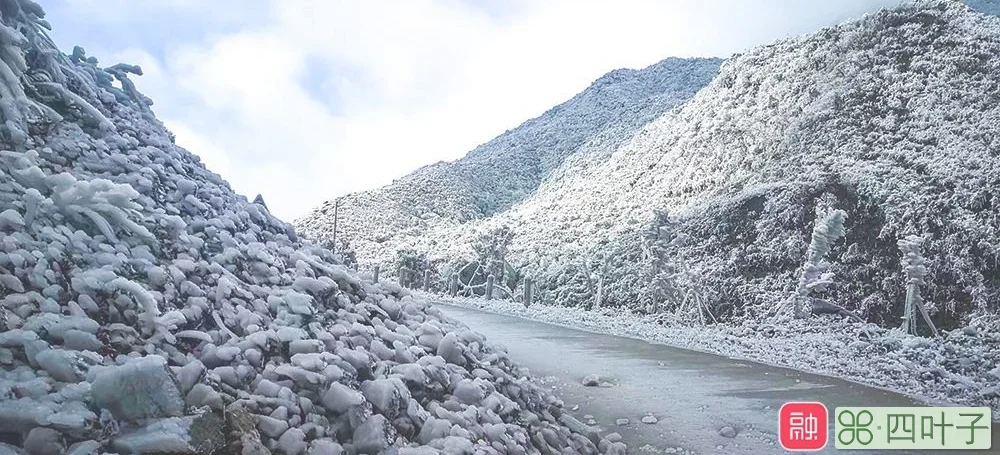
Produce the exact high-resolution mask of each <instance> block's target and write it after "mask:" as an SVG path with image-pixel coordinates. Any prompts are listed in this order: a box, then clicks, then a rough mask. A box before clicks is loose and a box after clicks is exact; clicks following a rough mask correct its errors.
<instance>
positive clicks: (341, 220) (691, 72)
mask: <svg viewBox="0 0 1000 455" xmlns="http://www.w3.org/2000/svg"><path fill="white" fill-rule="evenodd" d="M720 63H721V60H719V59H677V58H671V59H667V60H664V61H662V62H659V63H657V64H654V65H651V66H649V67H647V68H644V69H642V70H627V69H622V70H615V71H612V72H610V73H608V74H606V75H604V76H602V77H601V78H600V79H598V80H597V81H595V82H594V83H593V84H592V85H591V86H590V87H589V88H587V89H586V90H584V91H583V92H581V93H580V94H578V95H576V96H575V97H573V98H572V99H570V100H569V101H567V102H565V103H563V104H560V105H559V106H556V107H554V108H552V109H550V110H549V111H548V112H546V113H544V114H543V115H541V116H539V117H538V118H535V119H532V120H528V121H527V122H525V123H523V124H522V125H520V126H518V127H517V128H515V129H513V130H510V131H508V132H506V133H504V134H502V135H500V136H498V137H497V138H495V139H493V140H491V141H489V142H487V143H485V144H483V145H481V146H479V147H477V148H476V149H474V150H472V151H471V152H469V154H468V155H466V156H465V157H464V158H462V159H459V160H457V161H454V162H440V163H437V164H433V165H430V166H426V167H424V168H421V169H419V170H417V171H415V172H413V173H412V174H410V175H407V176H405V177H403V178H401V179H399V180H397V181H396V182H394V183H392V184H390V185H387V186H385V187H382V188H379V189H376V190H372V191H366V192H362V193H357V194H352V195H348V196H345V197H343V198H341V199H340V208H339V213H338V227H337V228H338V240H347V241H348V242H350V244H351V245H352V246H353V247H354V248H355V250H356V251H357V253H358V258H359V260H360V261H361V262H363V263H368V264H371V263H372V262H376V261H378V262H385V261H390V260H391V259H392V257H393V254H394V253H395V250H396V249H398V248H399V246H400V245H401V244H403V243H405V242H406V239H407V238H413V237H420V236H423V235H424V234H425V233H427V232H428V231H430V230H433V229H437V228H441V227H446V226H454V225H459V224H461V223H465V222H468V221H470V220H475V219H480V218H483V217H486V216H490V215H492V214H494V213H498V212H501V211H503V210H505V209H507V208H509V207H510V206H511V205H512V204H514V203H516V202H518V201H520V200H522V199H524V198H525V197H527V196H529V195H531V194H533V193H534V192H535V190H536V189H537V188H538V186H539V184H540V183H541V182H543V181H545V180H546V179H550V180H551V178H552V177H553V174H554V173H557V169H559V168H560V166H562V165H563V163H564V162H565V161H566V159H567V158H568V157H571V156H575V157H588V159H591V160H601V159H603V158H605V157H607V156H608V155H609V154H610V153H611V152H612V151H613V150H615V149H616V148H617V147H618V146H619V145H620V144H621V143H622V142H623V141H625V140H627V139H628V138H629V137H631V135H632V134H634V132H635V131H636V130H638V129H639V128H640V127H642V126H643V125H645V124H646V123H648V122H649V121H651V120H653V119H655V118H656V117H658V116H660V115H661V114H663V113H664V112H666V111H668V110H669V109H671V108H673V107H675V106H677V105H679V104H681V103H682V102H684V101H686V100H688V99H690V98H691V96H693V95H694V93H695V92H696V91H698V90H699V89H700V88H702V87H704V86H705V84H707V83H708V81H709V80H711V78H712V77H713V76H714V75H715V74H716V73H717V72H718V68H719V64H720ZM333 218H334V201H328V202H326V203H324V204H323V205H322V206H321V207H318V208H317V209H315V210H313V211H312V212H311V213H310V214H308V215H307V216H305V217H303V218H302V219H300V220H297V221H296V222H295V225H296V226H297V227H298V228H299V229H300V230H301V231H302V232H303V233H304V234H306V235H308V236H310V237H312V238H315V239H329V238H331V237H332V232H333Z"/></svg>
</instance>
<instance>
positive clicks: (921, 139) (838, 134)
mask: <svg viewBox="0 0 1000 455" xmlns="http://www.w3.org/2000/svg"><path fill="white" fill-rule="evenodd" d="M998 102H1000V18H998V17H996V16H991V15H986V14H982V13H979V12H975V11H973V10H971V9H970V8H968V7H967V6H965V5H963V4H962V3H960V2H957V1H951V0H930V1H919V2H916V3H913V4H906V5H902V6H900V7H897V8H893V9H887V10H883V11H879V12H876V13H872V14H869V15H866V16H864V17H862V18H860V19H857V20H852V21H849V22H846V23H844V24H841V25H838V26H834V27H830V28H826V29H823V30H820V31H817V32H815V33H812V34H810V35H807V36H802V37H797V38H791V39H785V40H781V41H778V42H776V43H773V44H770V45H766V46H761V47H757V48H754V49H751V50H749V51H747V52H746V53H744V54H742V55H737V56H735V57H733V58H732V59H731V60H728V61H726V62H725V63H724V64H723V65H722V68H721V70H720V72H719V74H718V76H716V77H715V78H714V80H713V81H712V82H711V83H710V84H709V85H708V86H706V87H705V88H704V89H702V90H701V91H699V92H698V94H697V95H695V96H694V97H693V98H692V99H691V100H690V101H688V102H686V103H685V104H683V105H682V106H681V107H680V108H678V109H677V110H674V111H669V112H667V113H665V114H664V115H662V116H660V117H659V118H657V119H656V120H655V121H653V122H651V123H649V124H648V125H646V126H645V127H643V128H641V129H640V130H639V131H637V133H636V134H634V135H632V137H631V138H630V139H629V140H627V141H624V142H623V143H622V145H621V146H620V147H618V148H617V149H616V150H615V151H614V152H613V153H611V154H610V156H608V157H606V158H604V159H602V160H597V161H593V162H590V163H587V164H586V165H576V164H574V160H573V159H571V160H568V163H567V164H566V165H564V167H565V169H566V172H562V173H561V174H560V176H559V178H555V179H549V180H548V181H545V182H543V183H542V184H541V185H540V186H539V188H538V190H537V191H536V192H535V193H533V194H531V195H530V196H529V197H527V198H525V199H524V200H523V201H521V202H519V203H517V204H515V205H514V206H512V207H511V208H510V209H508V210H505V211H503V212H499V213H496V214H494V215H493V216H491V217H490V218H488V219H485V220H482V221H477V222H473V223H466V224H465V225H462V226H451V227H443V228H437V229H434V230H431V231H430V232H429V233H428V234H425V235H422V236H420V237H416V238H412V239H409V240H408V241H407V243H406V244H405V246H406V247H411V248H414V249H416V250H418V251H426V252H427V253H428V254H429V255H430V257H431V258H432V259H435V260H437V261H438V262H439V263H442V264H449V265H450V267H449V266H441V267H439V268H440V269H441V270H442V271H444V272H445V273H450V271H451V270H454V269H455V268H456V267H457V266H461V265H463V264H465V263H467V262H468V261H471V260H474V259H475V254H474V253H473V251H472V245H473V244H474V243H475V242H476V241H477V239H478V238H480V236H481V235H482V234H483V233H489V232H496V231H497V230H498V229H501V228H506V229H509V230H510V231H511V232H513V240H512V242H511V244H510V246H509V248H508V249H509V251H510V253H509V255H508V261H509V262H511V263H512V264H513V265H514V266H515V268H517V269H518V270H519V271H520V272H521V275H522V276H529V277H533V278H534V279H535V282H536V283H537V284H538V287H539V290H538V292H539V296H540V298H541V299H542V301H547V302H549V303H552V304H563V305H566V304H571V305H578V304H582V305H589V304H590V303H591V302H592V301H593V300H594V295H595V283H596V282H597V281H598V279H597V278H599V277H600V276H603V278H604V279H603V281H604V282H603V288H602V297H603V302H602V303H603V304H611V305H627V306H630V307H633V308H638V309H644V310H650V311H670V310H673V309H675V308H676V307H677V305H678V304H679V300H682V299H683V298H682V295H687V294H688V293H690V292H695V293H697V294H700V295H702V297H703V298H704V300H705V301H706V302H708V304H709V306H710V307H711V308H712V309H713V310H714V311H715V312H716V313H717V314H718V315H719V316H721V317H723V318H728V319H731V320H733V319H737V320H738V319H742V318H746V317H752V318H760V317H763V316H766V315H769V314H773V313H774V312H775V311H778V306H779V305H780V304H781V303H782V302H784V301H785V300H787V298H788V295H789V294H790V293H791V292H792V291H793V290H794V289H795V286H796V285H797V278H798V276H797V274H798V272H799V269H800V268H801V266H802V264H803V260H804V258H805V253H806V250H807V247H808V244H809V241H810V233H811V231H812V228H813V221H814V219H815V217H816V214H817V212H820V213H825V212H827V211H829V210H833V209H843V210H845V211H846V212H847V214H848V219H847V226H846V227H847V233H846V237H845V240H843V241H840V242H839V243H837V244H835V245H834V248H833V250H832V252H831V255H830V257H829V261H830V262H831V268H830V271H831V272H833V273H834V274H835V284H834V286H833V287H832V289H830V290H828V291H826V294H825V297H827V298H828V299H829V300H830V301H832V302H837V303H839V304H842V305H844V306H846V307H848V309H850V310H853V311H855V312H857V313H860V314H861V316H862V317H864V318H865V319H867V320H870V321H873V322H879V323H885V324H887V325H896V324H898V322H896V321H898V319H899V317H901V315H902V314H903V310H902V302H903V299H904V295H905V290H904V287H905V278H904V276H905V275H904V274H903V273H902V271H901V270H900V252H899V250H898V248H897V245H896V242H897V240H898V239H899V238H901V237H903V236H906V235H922V236H925V237H926V239H927V240H926V242H925V243H924V249H925V255H926V257H927V266H928V269H929V271H930V275H929V276H928V278H927V280H926V281H927V283H928V284H927V285H926V286H925V287H924V289H923V291H924V296H925V298H926V300H927V302H928V304H929V306H930V307H931V311H932V312H934V313H935V314H934V316H933V317H934V319H935V320H936V321H938V323H940V324H943V325H944V326H946V327H954V326H956V325H961V324H966V323H970V322H976V323H992V324H994V325H996V323H997V322H998V321H1000V317H998V316H997V314H998V307H997V302H998V301H1000V293H998V291H1000V288H998V277H1000V268H998V266H997V261H996V257H998V254H1000V250H998V247H997V245H1000V219H998V216H997V214H998V211H997V208H996V206H995V204H997V202H996V201H998V200H1000V199H997V198H998V197H1000V181H997V180H996V176H997V175H1000V174H998V169H997V167H998V165H1000V158H998V150H1000V139H998V138H1000V110H998V109H997V105H998ZM656 212H660V213H659V215H657V214H656ZM372 229H376V228H375V227H372ZM650 239H654V240H655V239H659V240H660V241H662V240H664V239H669V242H666V243H665V244H664V245H663V246H662V251H661V252H660V254H659V256H658V257H659V258H660V260H659V261H658V262H657V261H656V260H654V258H652V256H651V255H650V253H649V246H650V242H651V240H650ZM656 277H658V278H656ZM654 278H655V279H654ZM653 283H655V285H651V284H653ZM660 288H666V290H664V289H660ZM654 294H656V295H658V296H657V297H655V298H654V296H653V295H654Z"/></svg>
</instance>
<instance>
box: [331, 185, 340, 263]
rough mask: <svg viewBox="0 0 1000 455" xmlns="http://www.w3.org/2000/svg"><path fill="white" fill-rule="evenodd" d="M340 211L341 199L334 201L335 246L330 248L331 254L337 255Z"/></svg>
mask: <svg viewBox="0 0 1000 455" xmlns="http://www.w3.org/2000/svg"><path fill="white" fill-rule="evenodd" d="M339 211H340V198H339V197H338V198H337V199H334V202H333V246H332V247H330V252H332V253H334V254H337V215H338V213H337V212H339Z"/></svg>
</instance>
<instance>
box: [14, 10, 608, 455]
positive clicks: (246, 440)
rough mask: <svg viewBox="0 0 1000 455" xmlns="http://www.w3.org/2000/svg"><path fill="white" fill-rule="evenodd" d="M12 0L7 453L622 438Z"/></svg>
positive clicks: (462, 448)
mask: <svg viewBox="0 0 1000 455" xmlns="http://www.w3.org/2000/svg"><path fill="white" fill-rule="evenodd" d="M43 16H44V12H43V11H42V8H41V7H40V6H39V5H37V4H36V3H34V2H32V1H31V0H0V17H2V25H0V125H2V127H0V422H2V426H0V453H4V454H24V453H28V454H33V455H37V454H59V453H73V454H84V453H109V452H114V453H136V454H140V453H204V454H208V453H233V454H266V453H269V451H271V450H274V451H277V452H279V453H284V454H302V453H310V454H337V453H352V454H353V453H357V454H374V453H390V452H391V453H399V454H426V453H474V452H476V451H477V450H479V449H482V450H486V451H488V452H489V453H512V454H524V453H543V452H544V453H577V452H579V453H596V452H597V443H598V442H600V443H601V446H602V447H604V448H605V449H606V450H605V452H607V453H624V447H623V445H622V444H621V443H618V442H616V443H610V442H609V441H607V440H600V441H599V440H598V439H597V438H596V435H595V434H586V435H585V434H581V433H578V432H573V431H571V430H570V429H569V427H570V426H572V427H573V428H574V429H576V430H581V429H584V428H585V427H584V426H583V425H582V424H579V422H577V421H575V420H573V419H572V418H570V417H568V416H562V417H561V418H560V414H561V412H560V410H561V403H560V402H559V401H558V400H556V399H555V398H554V397H553V396H552V395H551V394H550V393H549V392H547V391H546V390H544V389H543V388H541V387H539V386H537V385H536V383H535V382H533V381H532V380H531V379H530V378H529V377H528V376H527V375H526V374H525V373H524V372H522V371H520V370H519V369H518V368H517V367H515V366H514V365H513V364H512V363H511V362H510V361H509V360H508V358H507V357H506V355H505V354H504V353H503V352H502V351H500V350H497V349H494V348H493V347H492V346H491V345H490V344H489V343H488V342H487V341H486V340H485V339H483V337H482V336H480V335H478V334H476V333H474V332H471V331H469V330H468V329H466V328H464V327H462V326H460V325H458V324H457V323H456V322H454V321H451V320H449V319H447V318H444V317H443V316H441V315H440V313H438V312H437V311H436V310H434V309H433V308H430V307H429V306H428V305H427V304H426V303H424V302H423V301H421V300H418V299H415V298H413V297H412V296H411V295H409V294H408V293H407V292H406V291H404V290H402V289H400V288H399V287H398V286H395V285H392V284H378V283H372V282H371V280H370V279H367V278H366V277H361V276H358V275H356V274H355V273H354V272H352V271H350V270H348V269H347V268H345V267H344V266H343V265H342V264H341V263H340V261H339V260H338V259H337V258H336V257H334V256H333V255H332V253H331V252H330V251H328V250H325V249H323V248H319V247H317V246H315V245H312V244H310V243H308V242H303V241H301V240H300V239H299V238H298V237H297V236H296V234H295V231H294V230H293V229H292V228H291V227H290V226H289V225H288V224H286V223H284V222H282V221H280V220H278V219H276V218H274V217H273V216H271V215H270V214H269V213H268V211H267V209H266V207H265V206H264V205H263V203H262V201H261V203H248V201H247V199H246V198H245V197H243V196H241V195H237V194H236V193H234V192H233V191H232V189H231V188H230V187H229V185H228V184H227V183H226V182H225V181H224V180H223V179H221V178H220V177H219V176H218V175H216V174H214V173H212V172H210V171H208V170H207V169H206V168H205V167H204V166H203V165H202V164H201V163H200V162H199V160H198V158H197V157H196V156H195V155H193V154H191V153H188V152H187V151H186V150H184V149H182V148H180V147H178V146H176V145H175V144H174V143H173V140H172V136H171V135H170V133H169V132H168V131H167V130H166V129H165V128H164V127H163V125H162V124H161V123H160V122H159V121H157V119H156V118H155V116H154V115H153V113H152V111H151V110H150V105H151V101H150V100H149V99H147V98H146V97H144V96H143V95H142V94H140V93H139V92H137V91H136V90H135V87H134V85H133V83H132V82H131V80H130V79H129V74H141V73H142V71H141V69H140V68H138V67H135V66H130V65H114V66H110V67H101V66H99V65H98V61H97V60H96V59H94V58H92V57H88V56H87V55H86V54H85V52H84V51H83V49H80V48H75V49H74V51H73V53H72V54H71V55H65V54H63V53H61V52H59V50H58V49H57V48H56V46H55V45H54V43H52V41H51V40H50V38H49V37H48V35H47V29H48V28H49V25H48V23H46V22H45V21H44V19H43Z"/></svg>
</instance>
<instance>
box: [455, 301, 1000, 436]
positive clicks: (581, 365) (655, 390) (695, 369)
mask: <svg viewBox="0 0 1000 455" xmlns="http://www.w3.org/2000/svg"><path fill="white" fill-rule="evenodd" d="M436 307H437V308H438V309H440V310H441V312H442V313H444V314H445V315H446V316H449V317H452V318H454V319H457V320H459V321H462V322H464V323H465V324H466V325H468V326H469V327H470V328H472V329H473V330H476V331H478V332H480V333H483V334H485V335H486V337H487V338H488V339H489V340H490V341H491V342H493V343H497V344H500V345H502V346H504V347H506V348H507V351H508V353H509V355H510V357H511V358H512V359H514V360H515V361H516V362H518V363H520V364H521V365H522V366H524V367H527V368H528V369H529V370H530V371H531V372H532V374H533V375H535V376H536V377H539V378H541V379H542V381H543V382H544V383H545V384H546V385H548V386H550V387H552V389H553V390H554V392H555V393H556V394H557V396H559V397H560V398H562V400H563V401H564V402H565V404H566V408H567V409H574V410H573V412H572V414H573V415H574V416H575V417H577V418H578V419H580V420H581V421H585V420H586V419H585V416H588V415H589V416H593V417H594V419H595V420H596V421H597V424H598V426H600V427H601V428H602V429H604V430H605V431H604V432H603V433H602V434H604V433H610V432H617V433H619V434H621V436H622V437H623V438H624V441H625V442H626V443H627V444H628V445H629V452H630V453H635V454H651V455H652V454H657V453H667V454H670V453H673V454H746V455H766V454H785V453H789V452H786V451H784V450H783V449H781V447H780V445H779V444H778V441H777V431H778V428H777V421H778V409H779V408H780V407H781V404H782V403H784V402H786V401H820V402H822V403H824V404H825V405H826V406H827V407H828V408H829V409H830V410H831V411H832V410H833V408H835V407H837V406H918V405H920V403H918V402H916V401H914V400H912V399H910V398H908V397H906V396H903V395H899V394H896V393H891V392H887V391H883V390H880V389H875V388H871V387H865V386H861V385H858V384H855V383H852V382H848V381H843V380H839V379H834V378H828V377H825V376H817V375H811V374H806V373H801V372H798V371H794V370H789V369H783V368H775V367H771V366H765V365H760V364H756V363H752V362H746V361H741V360H733V359H730V358H727V357H722V356H715V355H710V354H704V353H700V352H695V351H688V350H684V349H677V348H671V347H668V346H663V345H657V344H650V343H647V342H644V341H639V340H634V339H630V338H622V337H615V336H610V335H602V334H595V333H590V332H585V331H580V330H574V329H568V328H564V327H558V326H553V325H549V324H544V323H540V322H534V321H528V320H524V319H519V318H514V317H510V316H503V315H497V314H492V313H487V312H483V311H478V310H472V309H467V308H460V307H454V306H448V305H443V304H439V305H436ZM592 374H596V375H599V376H600V377H601V378H602V380H606V381H607V382H608V383H609V384H608V385H605V386H603V387H584V386H583V385H582V382H581V381H582V379H583V378H584V377H585V376H587V375H592ZM577 406H578V408H577ZM646 415H652V416H654V417H655V418H656V420H657V422H656V423H653V424H646V423H642V422H641V419H642V418H643V417H644V416H646ZM621 418H627V419H628V420H629V423H628V424H627V425H622V426H619V425H617V424H616V420H617V419H621ZM723 427H731V428H732V429H733V430H735V433H736V434H735V436H733V437H726V436H724V435H723V434H721V433H728V430H726V431H722V429H723ZM720 431H721V433H720ZM830 431H831V432H832V422H831V430H830ZM998 431H1000V425H997V424H996V423H994V435H993V436H994V439H993V440H994V444H993V445H994V448H993V449H992V450H990V451H961V452H960V454H970V455H971V454H974V453H980V454H983V453H991V454H1000V447H997V446H998V445H1000V442H998V441H1000V437H998ZM835 452H837V453H845V454H848V453H849V454H856V455H861V454H865V453H870V454H873V455H874V454H893V455H896V454H906V453H911V454H912V453H931V454H937V455H941V454H943V452H942V451H931V450H928V451H914V452H903V451H867V452H866V451H860V450H852V451H838V450H836V449H834V448H833V447H832V443H831V444H830V445H828V446H827V448H826V449H825V450H823V451H821V452H814V453H835Z"/></svg>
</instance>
